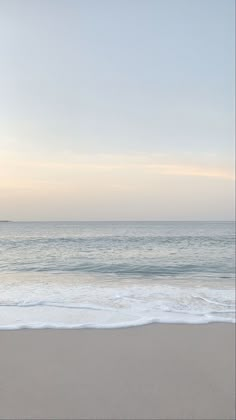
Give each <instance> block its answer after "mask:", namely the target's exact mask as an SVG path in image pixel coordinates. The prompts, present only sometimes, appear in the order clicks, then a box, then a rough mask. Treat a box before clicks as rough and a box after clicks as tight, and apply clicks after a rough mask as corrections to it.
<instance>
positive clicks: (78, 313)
mask: <svg viewBox="0 0 236 420" xmlns="http://www.w3.org/2000/svg"><path fill="white" fill-rule="evenodd" d="M234 292H235V290H234V282H233V281H232V280H227V281H226V280H225V281H224V282H223V283H222V281H219V280H218V281H213V280H206V279H204V281H203V280H201V279H196V278H195V279H189V280H186V279H185V280H178V281H177V280H174V281H173V280H172V279H171V278H169V279H164V280H163V279H158V278H157V279H152V280H148V281H147V280H146V281H144V280H143V279H138V278H136V279H135V278H133V279H129V280H125V279H121V278H116V277H114V276H107V277H106V276H102V277H101V276H87V277H86V276H83V278H78V275H75V274H71V273H68V274H67V275H66V274H63V275H59V274H57V275H55V274H54V275H53V274H45V273H44V274H42V273H41V274H36V273H34V274H32V273H28V274H25V273H24V274H23V273H22V274H19V273H18V274H11V275H10V274H8V275H7V274H1V275H0V329H18V328H120V327H128V326H135V325H144V324H149V323H154V322H162V323H168V322H170V323H195V324H196V323H209V322H235V293H234Z"/></svg>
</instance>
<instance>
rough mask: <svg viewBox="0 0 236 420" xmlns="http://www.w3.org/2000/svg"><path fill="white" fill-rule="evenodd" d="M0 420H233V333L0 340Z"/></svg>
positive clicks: (101, 333)
mask: <svg viewBox="0 0 236 420" xmlns="http://www.w3.org/2000/svg"><path fill="white" fill-rule="evenodd" d="M0 345H1V346H0V349H1V350H0V352H1V353H0V354H1V357H0V378H1V379H0V418H1V419H197V420H200V419H204V420H206V419H211V420H216V419H224V420H227V419H234V418H235V397H234V395H235V356H234V354H235V353H234V351H235V325H233V324H208V325H174V324H165V325H164V324H159V325H149V326H144V327H135V328H126V329H113V330H95V329H91V330H89V329H87V330H19V331H1V332H0Z"/></svg>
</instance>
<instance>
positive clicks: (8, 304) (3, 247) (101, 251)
mask: <svg viewBox="0 0 236 420" xmlns="http://www.w3.org/2000/svg"><path fill="white" fill-rule="evenodd" d="M234 232H235V231H234V224H233V223H232V222H90V223H87V222H86V223H85V222H53V223H50V222H47V223H39V222H38V223H0V329H11V328H23V327H31V328H39V327H58V328H60V327H63V328H75V327H77V328H79V327H81V328H82V327H97V328H99V327H102V328H104V327H122V326H131V325H142V324H147V323H152V322H184V323H205V322H215V321H225V322H235V283H234V281H235V272H234V267H235V264H234V263H235V261H234Z"/></svg>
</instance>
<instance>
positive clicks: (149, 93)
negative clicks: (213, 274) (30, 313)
mask: <svg viewBox="0 0 236 420" xmlns="http://www.w3.org/2000/svg"><path fill="white" fill-rule="evenodd" d="M234 7H235V6H234V0H198V1H196V0H112V1H111V0H10V1H9V0H0V219H10V220H232V219H233V218H234V135H235V133H234V121H235V118H234V107H235V80H234V72H235V44H234V42H235V41H234V40H235V21H234V16H235V13H234Z"/></svg>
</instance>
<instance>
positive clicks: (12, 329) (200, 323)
mask: <svg viewBox="0 0 236 420" xmlns="http://www.w3.org/2000/svg"><path fill="white" fill-rule="evenodd" d="M152 325H153V326H155V325H157V326H158V325H166V326H168V325H171V326H175V325H176V326H185V325H186V326H189V327H190V326H193V327H194V326H196V327H199V326H204V325H205V326H207V325H235V328H236V320H235V321H209V322H173V321H171V322H162V321H160V322H156V321H155V322H148V323H146V324H137V325H124V326H117V327H114V326H107V327H104V326H102V327H94V326H91V327H90V326H82V327H74V326H72V327H70V326H68V327H55V326H53V327H50V326H49V327H45V326H43V327H41V326H40V327H31V326H29V327H27V326H24V327H18V328H17V327H16V328H14V327H12V328H11V327H10V328H8V327H6V328H2V327H0V333H1V332H3V331H11V332H14V331H48V330H49V331H50V330H51V331H67V330H69V331H80V330H88V331H93V330H94V331H100V330H101V331H111V330H114V331H115V330H127V329H133V328H135V329H136V328H145V327H148V326H152Z"/></svg>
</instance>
